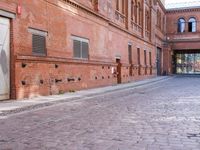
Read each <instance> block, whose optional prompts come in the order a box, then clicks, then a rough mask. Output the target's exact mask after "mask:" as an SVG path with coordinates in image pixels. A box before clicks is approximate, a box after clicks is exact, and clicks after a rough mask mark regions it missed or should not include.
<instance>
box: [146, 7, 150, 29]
mask: <svg viewBox="0 0 200 150" xmlns="http://www.w3.org/2000/svg"><path fill="white" fill-rule="evenodd" d="M150 27H151V21H150V12H149V11H148V10H146V11H145V29H146V30H147V31H150Z"/></svg>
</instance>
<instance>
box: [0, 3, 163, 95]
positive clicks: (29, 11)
mask: <svg viewBox="0 0 200 150" xmlns="http://www.w3.org/2000/svg"><path fill="white" fill-rule="evenodd" d="M17 2H18V1H17V0H9V1H6V0H2V1H1V2H0V9H4V10H7V11H10V12H15V10H16V7H17ZM79 2H80V1H79ZM89 3H90V1H87V0H85V1H81V4H79V3H76V4H75V5H74V6H73V5H71V4H70V3H66V2H62V1H59V0H51V1H50V0H48V1H44V0H37V1H30V0H24V1H22V13H21V15H18V14H16V15H17V16H16V19H13V20H12V21H11V24H12V33H13V36H12V38H13V40H12V57H11V59H12V61H13V63H12V66H13V67H12V73H11V75H12V79H11V83H12V89H11V91H12V92H11V96H12V97H14V98H16V99H21V98H25V97H32V96H33V97H34V96H37V95H51V94H59V93H63V92H67V91H70V90H80V89H84V88H92V87H99V86H106V85H113V84H117V78H116V77H115V76H114V75H113V74H112V73H111V68H112V67H114V68H116V66H117V64H116V57H120V59H121V63H122V82H123V83H125V82H130V81H134V80H139V79H144V78H149V77H152V76H155V74H156V70H155V66H156V44H155V43H156V40H155V35H157V34H161V35H157V36H159V37H160V38H158V39H159V42H157V43H161V44H160V45H161V46H162V38H163V35H162V33H157V31H156V32H155V31H153V30H154V28H155V26H156V25H155V22H156V21H155V18H156V13H155V10H152V21H151V29H152V31H151V38H150V39H148V38H145V37H143V36H144V35H145V34H144V33H145V31H144V30H143V34H142V36H138V35H136V34H135V33H134V32H133V30H132V29H131V28H126V27H125V25H121V24H115V21H114V19H115V17H114V15H115V13H114V11H115V8H114V6H115V2H114V1H112V3H111V2H110V1H109V2H108V3H106V2H103V1H101V2H100V3H99V4H98V6H99V13H97V12H96V11H94V10H93V8H92V5H90V4H89ZM110 17H111V18H112V19H111V20H109V18H110ZM120 25H121V26H120ZM29 27H31V28H35V29H39V30H43V31H46V32H48V36H47V37H46V44H47V56H43V57H41V56H34V55H33V54H32V34H31V33H30V32H28V28H29ZM72 35H75V36H79V37H83V38H87V39H89V60H76V59H74V58H73V43H72V39H71V36H72ZM128 43H129V44H131V45H132V60H133V64H132V68H131V69H133V73H132V75H130V73H129V70H130V66H131V65H130V64H129V60H128ZM137 48H140V50H141V54H140V56H141V58H140V59H141V68H140V69H141V75H138V69H139V68H138V66H137V65H138V64H137ZM144 50H146V51H147V66H145V64H144ZM149 51H151V53H152V66H150V64H149ZM151 68H153V69H152V72H153V74H152V75H151V74H150V70H151ZM145 69H146V70H147V71H146V73H145ZM68 80H75V81H68ZM79 80H80V81H79Z"/></svg>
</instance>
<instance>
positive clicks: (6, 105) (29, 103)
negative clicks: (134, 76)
mask: <svg viewBox="0 0 200 150" xmlns="http://www.w3.org/2000/svg"><path fill="white" fill-rule="evenodd" d="M171 78H172V77H169V76H163V77H155V78H152V79H146V80H142V81H137V82H132V83H126V84H120V85H114V86H107V87H101V88H94V89H87V90H82V91H77V92H75V93H65V94H62V95H53V96H41V97H37V98H32V99H25V100H18V101H16V100H9V101H2V102H0V116H1V117H3V116H7V115H11V114H15V113H20V112H23V111H26V110H33V109H37V108H42V107H45V106H51V105H54V104H59V103H64V102H70V101H72V100H79V99H84V98H90V97H91V96H97V95H101V94H104V93H108V92H114V91H118V90H124V89H129V88H134V87H139V86H143V85H148V84H152V83H156V82H162V81H164V80H168V79H171Z"/></svg>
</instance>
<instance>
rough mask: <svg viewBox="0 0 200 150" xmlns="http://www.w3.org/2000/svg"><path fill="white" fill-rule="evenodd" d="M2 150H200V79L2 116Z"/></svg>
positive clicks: (173, 80) (180, 79)
mask: <svg viewBox="0 0 200 150" xmlns="http://www.w3.org/2000/svg"><path fill="white" fill-rule="evenodd" d="M0 149H1V150H200V78H199V77H175V78H171V79H169V80H165V81H162V82H158V83H151V84H148V85H143V86H140V87H135V88H129V89H124V90H119V91H113V92H109V93H105V94H102V95H98V96H91V97H87V98H83V99H80V100H74V101H71V102H66V103H62V104H56V105H53V106H49V107H44V108H40V109H37V110H33V111H25V112H23V113H18V114H14V115H8V116H5V117H1V118H0Z"/></svg>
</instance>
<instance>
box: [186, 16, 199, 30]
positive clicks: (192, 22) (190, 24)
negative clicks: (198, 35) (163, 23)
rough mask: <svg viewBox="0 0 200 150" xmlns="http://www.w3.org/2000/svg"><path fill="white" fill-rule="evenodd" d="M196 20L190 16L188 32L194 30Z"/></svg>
mask: <svg viewBox="0 0 200 150" xmlns="http://www.w3.org/2000/svg"><path fill="white" fill-rule="evenodd" d="M196 25H197V22H196V19H195V18H190V19H189V21H188V32H196V30H197V29H196V28H197V26H196Z"/></svg>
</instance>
